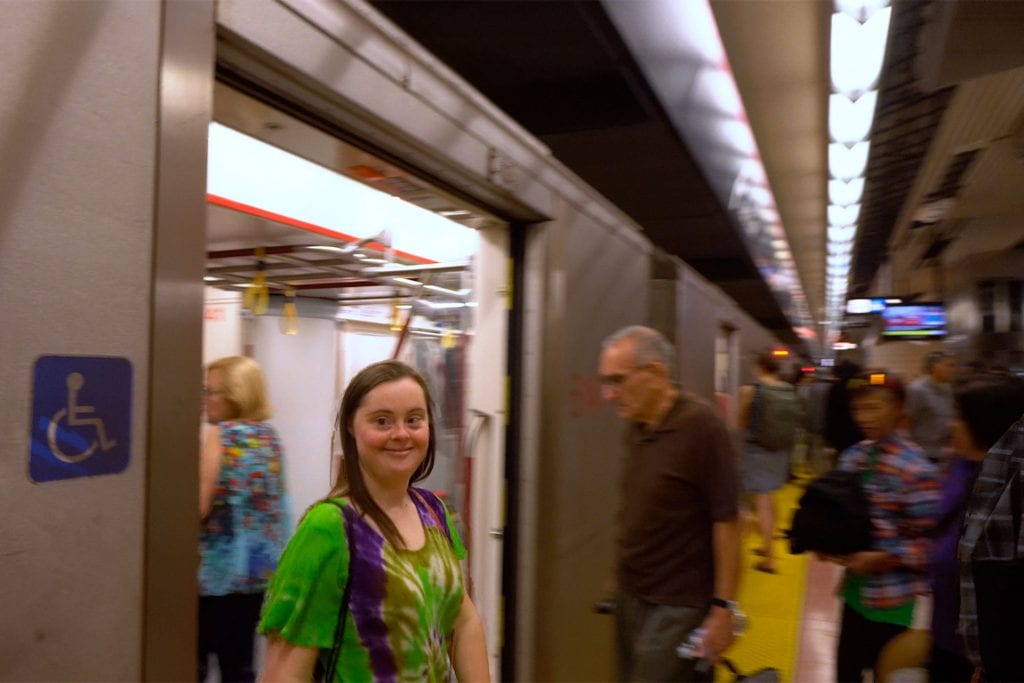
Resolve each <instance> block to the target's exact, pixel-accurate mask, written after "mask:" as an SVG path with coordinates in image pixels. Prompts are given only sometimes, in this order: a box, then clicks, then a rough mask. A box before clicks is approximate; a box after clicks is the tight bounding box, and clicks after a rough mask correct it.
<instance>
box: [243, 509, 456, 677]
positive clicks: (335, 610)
mask: <svg viewBox="0 0 1024 683" xmlns="http://www.w3.org/2000/svg"><path fill="white" fill-rule="evenodd" d="M417 494H418V495H417ZM412 498H413V501H414V502H415V504H416V508H417V511H418V512H419V516H420V521H421V522H422V523H423V528H424V532H425V534H424V535H425V537H426V538H425V542H424V544H423V547H422V548H420V549H419V550H407V549H404V548H395V547H394V546H393V545H391V543H389V542H388V541H387V540H386V539H385V538H384V537H383V536H382V535H381V534H380V533H379V532H378V531H377V530H376V529H375V528H374V527H372V526H370V525H369V524H368V523H367V521H366V519H364V518H363V517H362V516H361V515H360V514H359V513H358V512H356V511H355V509H354V508H353V507H352V505H350V504H349V503H348V502H347V501H346V500H344V499H332V500H333V501H337V503H338V504H339V505H340V509H339V507H338V506H336V505H334V504H330V503H320V504H318V505H315V506H313V507H312V508H311V509H310V511H309V512H308V513H307V514H306V517H305V519H303V520H302V523H301V524H300V525H299V528H298V530H297V531H296V532H295V536H294V537H293V538H292V540H291V541H290V542H289V543H288V548H287V549H286V550H285V553H284V556H283V557H282V558H281V564H280V566H279V567H278V570H277V573H276V574H275V575H274V580H273V582H272V583H271V586H270V589H269V590H268V591H267V598H266V601H265V602H264V605H263V615H262V619H261V621H260V627H259V631H260V633H264V634H267V633H275V634H277V635H278V636H279V637H280V638H282V639H284V640H285V641H287V642H289V643H292V644H293V645H300V646H303V647H312V648H321V649H324V650H327V651H329V650H330V648H331V647H332V645H333V642H334V633H335V626H336V625H337V623H338V616H339V614H340V613H341V612H342V607H343V606H342V604H341V601H342V596H343V595H344V591H345V584H346V582H348V588H349V597H348V605H347V607H346V608H345V609H344V612H345V622H344V626H343V630H342V634H341V643H342V645H341V649H340V653H339V656H338V664H337V667H336V669H335V671H334V672H333V675H332V676H331V680H334V681H342V680H343V681H345V682H346V683H353V682H370V681H430V682H435V681H447V680H448V672H449V661H448V643H449V640H450V638H451V635H452V629H453V627H454V624H455V618H456V617H457V616H458V614H459V609H460V608H461V606H462V597H463V592H464V587H463V579H462V571H461V568H460V566H459V560H460V559H462V558H464V557H465V552H466V551H465V548H464V547H463V545H462V542H461V540H460V539H459V536H458V533H457V532H456V530H455V528H454V527H453V526H452V523H451V519H450V518H449V517H448V512H447V510H446V508H445V506H444V503H442V502H441V501H440V500H439V499H438V498H437V497H436V496H434V495H433V494H432V493H430V492H429V491H426V490H423V489H413V495H412Z"/></svg>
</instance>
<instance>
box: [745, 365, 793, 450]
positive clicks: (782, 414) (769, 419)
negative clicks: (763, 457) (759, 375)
mask: <svg viewBox="0 0 1024 683" xmlns="http://www.w3.org/2000/svg"><path fill="white" fill-rule="evenodd" d="M754 391H755V394H754V402H755V404H757V411H758V412H757V420H756V423H757V431H756V439H755V440H756V441H757V443H758V444H760V445H761V446H762V447H763V448H765V449H767V450H769V451H782V450H789V449H791V448H793V444H794V443H796V428H797V425H798V424H799V423H800V420H801V419H802V418H803V406H802V405H801V403H800V397H799V396H797V393H796V390H795V389H794V388H793V387H791V386H790V385H788V384H785V385H780V386H776V385H773V384H765V383H764V382H759V383H758V384H757V385H756V386H755V389H754Z"/></svg>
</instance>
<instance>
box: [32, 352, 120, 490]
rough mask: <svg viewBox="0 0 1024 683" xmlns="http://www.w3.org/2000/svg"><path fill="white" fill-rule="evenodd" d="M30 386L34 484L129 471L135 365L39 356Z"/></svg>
mask: <svg viewBox="0 0 1024 683" xmlns="http://www.w3.org/2000/svg"><path fill="white" fill-rule="evenodd" d="M32 386H33V388H32V424H31V426H30V431H31V441H30V445H29V460H28V463H29V465H28V471H29V477H30V478H31V479H32V481H35V482H45V481H55V480H58V479H73V478H75V477H93V476H96V475H100V474H116V473H117V472H122V471H124V470H125V468H127V467H128V461H129V457H130V455H131V442H132V438H131V436H132V435H131V424H132V415H131V410H132V364H131V362H130V361H129V360H128V359H127V358H107V357H93V356H40V357H39V358H37V359H36V364H35V369H34V381H33V385H32Z"/></svg>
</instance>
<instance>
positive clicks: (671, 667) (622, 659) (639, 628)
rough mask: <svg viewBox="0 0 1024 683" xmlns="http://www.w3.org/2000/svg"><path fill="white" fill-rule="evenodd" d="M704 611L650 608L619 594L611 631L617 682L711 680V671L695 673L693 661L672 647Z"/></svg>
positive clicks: (688, 631)
mask: <svg viewBox="0 0 1024 683" xmlns="http://www.w3.org/2000/svg"><path fill="white" fill-rule="evenodd" d="M706 614H707V610H705V609H698V608H696V607H672V606H669V605H654V604H651V603H649V602H644V601H643V600H640V599H639V598H635V597H633V596H632V595H628V594H625V593H621V592H620V593H619V596H618V606H617V608H616V611H615V631H616V640H617V644H618V654H619V680H620V681H622V682H623V683H653V682H655V681H666V682H667V681H711V680H713V678H714V672H713V671H712V670H711V669H710V668H709V669H708V670H707V671H697V670H696V668H695V667H696V664H697V660H694V659H683V658H681V657H679V655H677V654H676V648H677V647H678V646H679V645H680V644H682V643H683V642H685V641H686V639H687V638H688V637H689V635H690V632H691V631H693V630H694V629H695V628H697V627H698V626H700V625H701V622H703V621H704V617H705V615H706Z"/></svg>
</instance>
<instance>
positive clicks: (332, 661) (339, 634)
mask: <svg viewBox="0 0 1024 683" xmlns="http://www.w3.org/2000/svg"><path fill="white" fill-rule="evenodd" d="M325 502H327V503H330V504H331V505H334V506H335V507H337V508H338V512H339V513H340V514H341V521H342V524H344V525H345V527H346V532H345V543H346V544H347V545H348V567H349V569H348V572H346V574H345V588H344V590H343V591H342V593H341V605H340V606H339V607H338V623H337V624H336V625H335V627H334V643H333V645H332V646H331V651H330V655H328V657H327V663H326V664H324V665H323V670H322V671H321V672H320V674H321V675H320V676H314V679H315V680H318V681H323V682H324V683H329V681H333V680H334V671H335V669H337V667H338V657H339V656H340V655H341V641H342V638H343V637H344V635H345V620H346V619H347V618H348V589H349V585H350V584H351V583H352V553H353V549H354V547H355V546H354V545H353V544H352V543H349V542H348V536H349V534H348V529H347V527H348V523H347V520H346V518H345V509H344V506H343V505H342V504H341V503H339V502H338V501H337V500H334V499H328V500H327V501H325ZM322 657H323V650H321V657H320V658H318V663H319V660H320V659H322Z"/></svg>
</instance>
